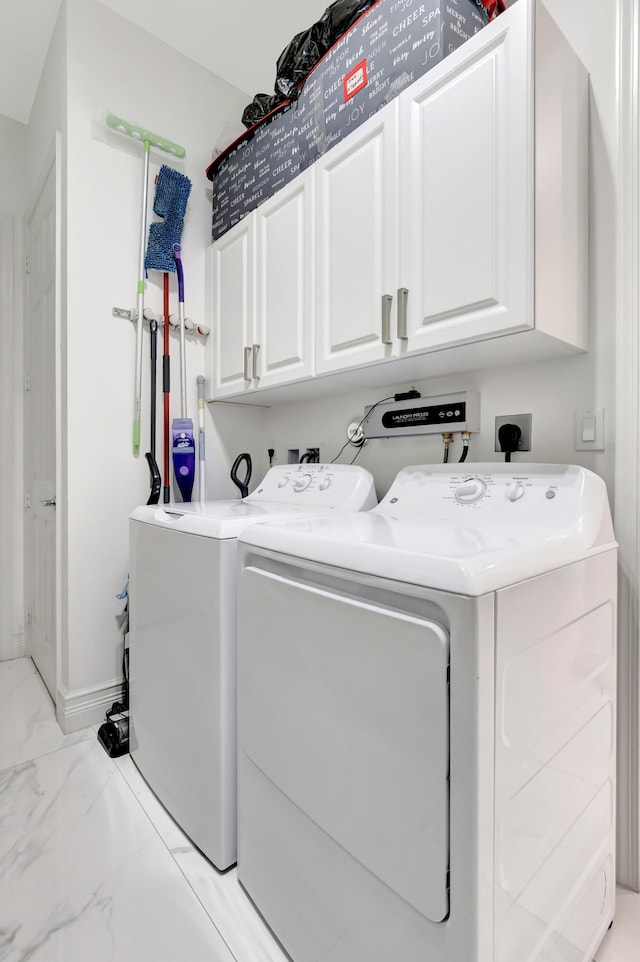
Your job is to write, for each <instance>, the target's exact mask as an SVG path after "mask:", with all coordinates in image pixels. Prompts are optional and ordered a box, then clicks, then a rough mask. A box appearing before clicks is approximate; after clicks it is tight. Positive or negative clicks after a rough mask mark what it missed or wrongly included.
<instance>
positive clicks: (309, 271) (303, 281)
mask: <svg viewBox="0 0 640 962" xmlns="http://www.w3.org/2000/svg"><path fill="white" fill-rule="evenodd" d="M312 174H313V172H312V171H311V170H307V171H305V173H304V174H302V175H301V176H300V177H297V178H296V179H295V180H294V181H293V182H292V183H291V184H289V185H288V186H286V187H283V188H282V190H280V191H278V193H277V194H276V195H275V196H274V197H272V198H271V199H270V200H267V201H266V202H265V203H264V204H262V205H261V206H260V207H259V208H258V209H257V211H256V215H255V216H256V257H257V262H256V345H257V350H256V369H255V372H252V373H255V374H256V376H257V379H258V380H257V385H258V386H259V387H271V386H272V385H274V384H282V383H285V382H291V381H299V380H302V379H303V378H306V377H310V376H311V372H312V356H311V352H312V349H313V344H312V332H313V313H314V304H313V251H314V228H313V177H312ZM252 363H253V359H252Z"/></svg>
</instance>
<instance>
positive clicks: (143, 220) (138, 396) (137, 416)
mask: <svg viewBox="0 0 640 962" xmlns="http://www.w3.org/2000/svg"><path fill="white" fill-rule="evenodd" d="M148 185H149V141H148V140H145V142H144V164H143V171H142V210H141V217H140V245H139V258H138V297H137V308H138V326H137V328H136V360H135V390H134V410H133V453H134V454H138V453H139V452H140V421H141V411H142V329H143V327H144V251H145V244H146V240H147V193H148Z"/></svg>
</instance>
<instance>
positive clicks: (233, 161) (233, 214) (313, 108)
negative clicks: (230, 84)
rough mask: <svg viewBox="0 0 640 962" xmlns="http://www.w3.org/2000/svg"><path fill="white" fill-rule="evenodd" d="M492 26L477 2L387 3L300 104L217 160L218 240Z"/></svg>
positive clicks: (336, 52)
mask: <svg viewBox="0 0 640 962" xmlns="http://www.w3.org/2000/svg"><path fill="white" fill-rule="evenodd" d="M486 23H487V15H486V13H484V12H483V10H482V7H481V5H479V4H478V3H476V0H380V3H378V4H377V5H376V6H374V7H372V8H371V9H370V10H369V12H368V13H367V14H366V15H365V16H363V17H361V19H360V20H358V22H357V23H355V24H354V26H353V27H352V28H351V29H350V30H349V31H348V32H347V33H346V34H345V35H344V36H343V37H341V39H340V40H339V41H338V42H337V43H336V44H335V45H334V46H333V47H332V48H331V50H330V51H329V53H328V54H327V55H326V56H325V57H324V58H323V59H322V60H321V61H320V63H319V64H318V65H317V66H316V67H315V69H314V70H313V71H312V72H311V73H310V75H309V76H308V77H307V79H306V81H305V83H304V85H303V86H302V89H301V91H300V96H299V98H298V100H297V101H296V102H295V103H293V104H291V106H289V107H288V108H286V109H285V110H283V111H281V112H280V113H277V114H275V115H274V117H273V118H272V119H271V120H270V121H267V122H265V123H264V124H262V125H260V126H258V127H256V128H255V130H253V131H251V132H250V133H249V134H247V135H245V136H244V137H243V138H242V139H241V140H240V141H238V142H237V143H236V144H234V145H232V147H231V149H229V150H227V151H226V152H225V153H224V154H223V156H222V157H221V158H220V159H219V160H218V161H215V162H214V164H213V165H212V167H213V175H212V180H213V221H212V237H213V240H217V239H218V238H219V237H221V236H222V235H223V234H224V233H226V231H228V230H229V229H230V228H231V227H233V226H234V224H237V223H238V222H239V221H240V220H242V218H243V217H245V216H246V215H247V214H248V213H250V212H251V211H252V210H255V208H256V207H258V206H259V204H261V203H262V202H263V201H265V200H267V199H268V198H269V197H272V196H273V195H274V194H275V193H276V192H277V191H278V190H279V189H280V188H281V187H283V186H284V185H285V184H287V183H288V182H289V181H291V180H293V178H294V177H296V176H297V175H298V174H299V173H301V172H302V171H303V170H306V168H307V167H309V166H310V165H311V164H313V163H314V162H315V161H316V160H317V159H318V157H321V156H322V155H323V154H325V153H326V152H327V151H328V150H330V149H331V147H332V146H334V145H335V144H336V143H338V142H339V141H340V140H342V139H343V137H345V136H347V134H349V133H351V131H352V130H354V129H356V128H357V127H359V126H360V125H361V124H363V123H364V122H365V121H366V120H368V119H369V118H370V117H372V116H373V114H375V113H377V111H378V110H380V109H381V107H384V106H385V104H387V103H389V101H391V100H393V99H394V98H395V97H397V96H398V94H399V93H400V92H401V91H402V90H404V89H405V87H408V86H409V85H410V84H411V83H413V81H414V80H417V79H418V77H421V76H422V75H423V74H425V73H426V72H427V71H428V70H430V69H431V67H433V66H435V65H436V64H437V63H440V61H441V60H443V59H444V57H446V56H447V55H448V54H450V53H452V52H453V51H454V50H456V49H457V48H458V47H459V46H460V45H461V44H462V43H464V41H465V40H468V39H469V38H470V37H472V36H473V35H474V34H475V33H477V32H478V31H479V30H481V29H482V27H483V26H485V25H486Z"/></svg>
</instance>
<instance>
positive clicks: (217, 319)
mask: <svg viewBox="0 0 640 962" xmlns="http://www.w3.org/2000/svg"><path fill="white" fill-rule="evenodd" d="M254 217H255V214H250V215H249V216H248V217H245V218H244V220H241V221H240V223H239V224H236V226H235V227H233V228H232V229H231V230H230V231H228V233H226V234H225V235H224V236H223V237H221V238H220V239H219V240H218V241H216V242H215V244H213V245H212V247H211V248H210V256H211V264H210V270H211V315H212V317H211V319H212V328H213V349H214V356H213V393H214V396H215V397H227V396H229V395H233V394H242V393H244V392H245V391H247V390H251V388H252V382H251V380H250V379H246V378H245V373H249V374H251V361H252V358H251V357H249V359H248V360H249V366H248V370H245V348H249V349H251V346H252V345H253V329H254V280H253V272H254V262H255V256H254Z"/></svg>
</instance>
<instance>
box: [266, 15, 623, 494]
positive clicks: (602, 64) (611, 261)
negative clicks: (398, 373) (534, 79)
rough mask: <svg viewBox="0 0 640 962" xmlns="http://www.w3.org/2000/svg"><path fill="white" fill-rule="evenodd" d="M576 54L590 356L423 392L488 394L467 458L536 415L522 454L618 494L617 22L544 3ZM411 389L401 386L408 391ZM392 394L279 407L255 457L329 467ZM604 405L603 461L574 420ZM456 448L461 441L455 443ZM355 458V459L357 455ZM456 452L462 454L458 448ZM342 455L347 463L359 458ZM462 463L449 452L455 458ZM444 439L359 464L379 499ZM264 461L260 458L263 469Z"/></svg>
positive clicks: (471, 377)
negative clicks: (586, 123) (497, 422)
mask: <svg viewBox="0 0 640 962" xmlns="http://www.w3.org/2000/svg"><path fill="white" fill-rule="evenodd" d="M547 6H548V7H549V10H550V11H551V13H552V14H553V15H554V16H555V17H557V19H558V22H559V23H560V26H561V28H562V29H563V30H564V32H565V33H566V35H567V36H568V38H569V40H570V41H571V42H572V44H573V46H574V48H575V49H576V51H577V52H578V54H579V56H580V57H581V59H582V60H583V62H584V64H585V66H586V68H587V70H588V71H589V72H590V74H591V107H592V110H591V133H590V137H591V148H590V160H591V173H590V184H591V186H590V190H591V290H590V304H591V311H590V325H591V332H590V336H591V350H590V352H589V353H588V354H586V355H581V356H576V357H573V358H568V359H563V360H557V361H552V362H544V363H543V362H540V363H536V364H522V365H518V366H517V367H516V366H514V367H513V368H511V369H508V368H500V369H496V370H484V371H479V372H475V373H471V374H463V375H460V376H452V377H448V378H439V379H430V380H427V379H426V372H427V371H428V360H425V381H422V382H419V383H417V384H416V386H417V387H418V389H419V390H421V392H422V394H423V395H425V396H426V395H428V394H436V393H442V392H443V391H448V390H452V389H458V390H459V389H465V388H466V389H469V390H479V391H480V392H481V410H482V431H481V434H480V436H479V437H474V438H473V439H472V443H471V449H470V455H469V458H470V459H475V460H481V459H487V460H496V459H499V458H500V455H498V454H495V453H494V451H493V447H494V444H493V438H494V417H495V416H496V415H503V414H504V415H507V414H519V413H524V412H531V413H532V414H533V450H532V451H531V453H530V454H527V455H521V456H519V457H520V458H522V459H526V460H531V461H547V462H550V461H559V462H563V463H577V464H584V465H585V466H586V467H589V468H592V469H593V470H595V471H597V472H598V473H599V474H601V475H602V476H603V477H604V479H605V481H606V482H607V484H608V486H609V491H610V493H611V494H612V493H613V483H612V482H613V463H614V451H613V438H614V423H615V412H614V341H615V339H614V337H613V330H612V325H613V323H614V304H615V278H616V273H615V246H614V238H615V233H616V225H615V205H616V196H615V172H616V169H617V159H616V150H617V129H616V91H615V81H616V73H615V50H616V36H615V28H616V24H615V17H614V16H610V17H605V16H603V15H602V9H601V4H600V3H599V2H598V0H547ZM408 386H409V385H407V384H402V385H397V386H396V390H406V388H407V387H408ZM392 393H394V391H393V388H391V389H387V388H386V387H385V388H382V389H374V390H369V391H366V392H365V391H362V390H359V391H357V392H354V393H352V394H344V395H342V396H339V397H331V398H328V399H324V400H322V401H314V402H308V403H305V404H299V403H298V404H296V405H295V407H277V408H271V409H269V410H267V412H266V414H265V432H266V438H268V443H265V442H263V444H262V448H261V449H260V451H259V452H257V456H258V460H259V463H261V464H262V465H263V467H264V466H265V464H266V448H267V447H275V449H276V461H285V460H286V448H287V447H288V446H296V445H298V444H300V446H301V447H306V446H307V445H311V444H316V443H321V445H322V450H321V458H323V459H324V458H326V459H328V460H330V459H331V458H332V457H334V455H335V454H336V453H337V452H338V451H339V450H340V448H341V447H342V445H343V443H344V441H345V429H346V427H347V424H348V423H349V422H350V421H352V420H354V418H355V419H359V418H360V417H362V415H363V413H364V405H365V404H371V403H373V402H374V401H376V400H378V399H379V398H382V397H386V396H387V395H390V394H392ZM591 407H604V408H605V427H606V434H607V438H606V450H605V452H604V453H602V454H599V455H598V454H592V453H587V454H586V455H585V454H584V453H579V452H576V450H575V428H574V413H575V411H577V410H580V409H582V408H591ZM458 444H459V442H458ZM350 450H351V454H350ZM458 450H459V448H458ZM353 453H355V452H354V451H353V449H347V450H345V451H344V453H343V455H342V456H341V458H340V461H345V460H346V459H347V458H348V457H350V456H353ZM455 456H456V451H455V450H452V452H451V457H452V458H453V457H455ZM441 458H442V441H441V439H440V437H439V436H437V437H436V438H435V439H426V440H425V439H416V440H408V439H407V440H404V441H398V440H394V441H388V440H378V441H371V442H369V443H368V444H367V446H366V447H365V449H364V450H363V451H362V454H361V455H360V457H359V459H358V463H360V464H363V465H364V466H366V467H368V468H369V469H370V470H371V471H372V472H373V474H374V476H375V478H376V482H377V487H378V494H379V495H380V496H382V495H383V494H384V493H385V492H386V490H387V488H388V486H389V484H390V482H391V480H392V478H393V476H394V474H395V472H396V471H397V470H398V469H399V468H400V467H402V465H403V464H410V463H424V462H429V461H439V460H441ZM260 459H262V460H261V461H260Z"/></svg>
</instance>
